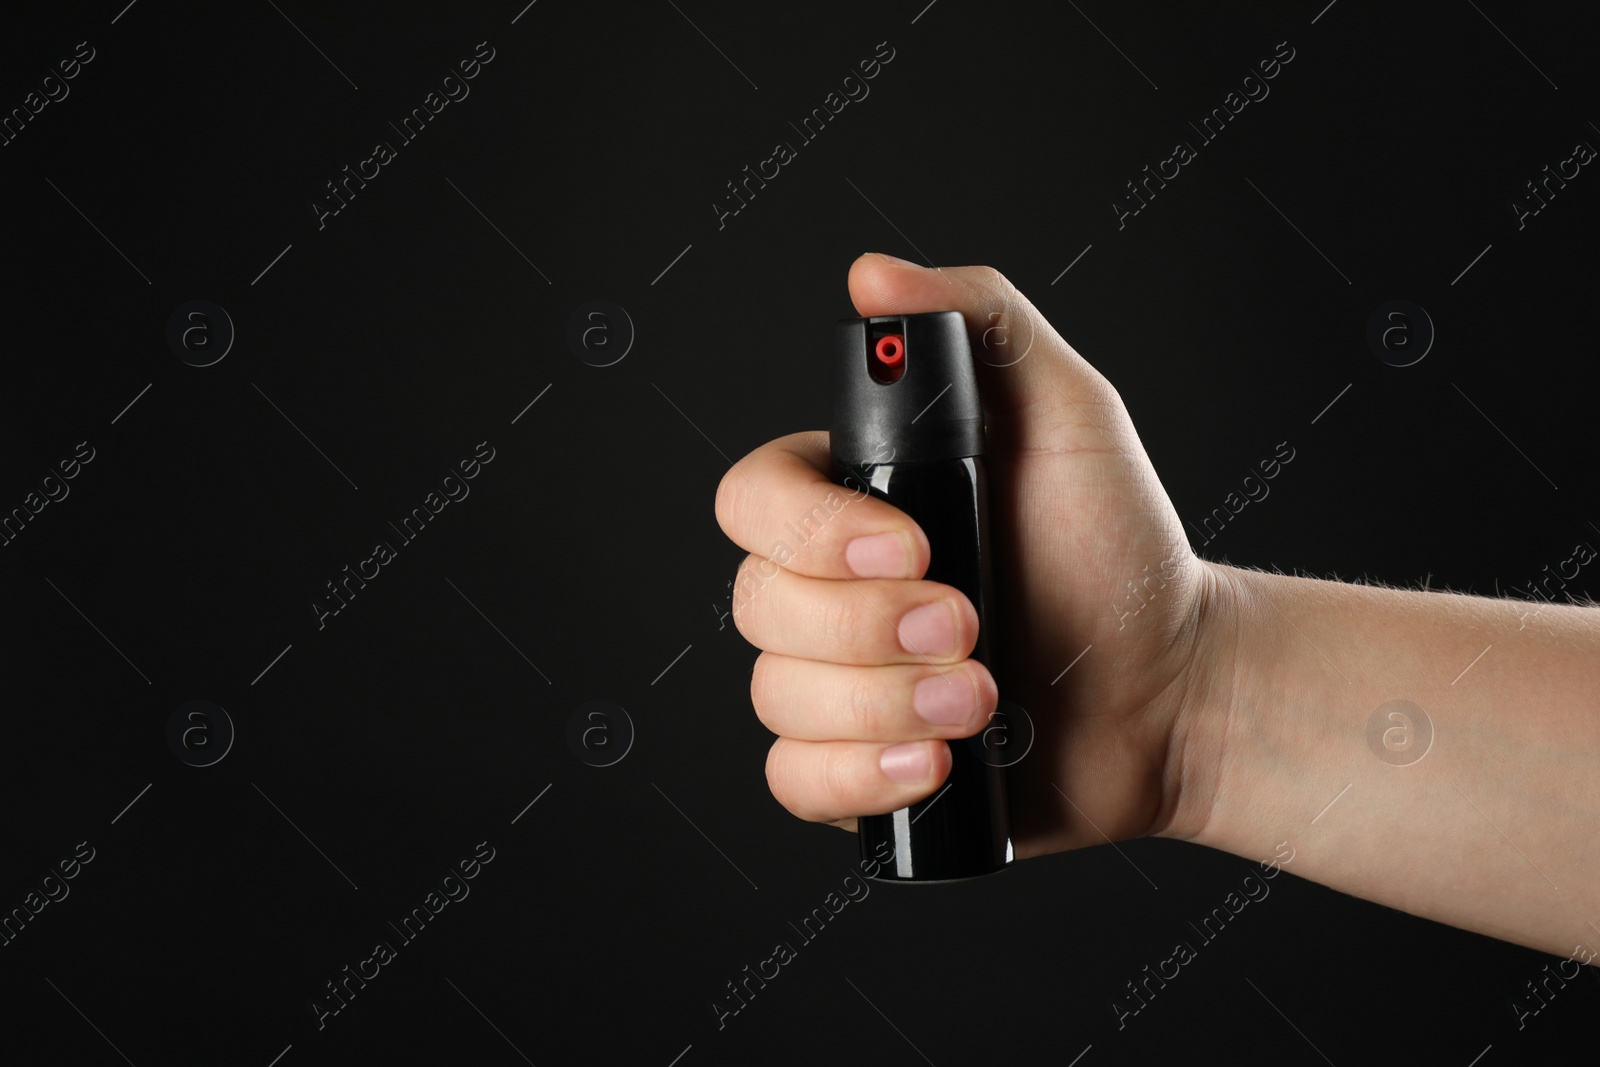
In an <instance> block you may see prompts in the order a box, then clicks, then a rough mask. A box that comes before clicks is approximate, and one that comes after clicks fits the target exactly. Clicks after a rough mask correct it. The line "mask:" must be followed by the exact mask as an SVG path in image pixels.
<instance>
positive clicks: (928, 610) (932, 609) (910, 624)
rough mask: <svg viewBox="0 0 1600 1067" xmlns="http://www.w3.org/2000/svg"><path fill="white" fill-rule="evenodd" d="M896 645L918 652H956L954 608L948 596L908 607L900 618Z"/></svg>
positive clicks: (942, 653) (923, 654) (922, 653)
mask: <svg viewBox="0 0 1600 1067" xmlns="http://www.w3.org/2000/svg"><path fill="white" fill-rule="evenodd" d="M899 636H900V647H901V648H903V649H905V650H906V651H907V652H911V653H913V654H915V655H919V656H953V655H955V654H956V611H955V607H954V606H953V605H952V604H951V603H950V602H949V601H948V600H935V601H934V602H933V603H932V604H924V605H922V606H921V607H920V608H912V609H911V610H910V611H908V612H906V614H905V616H904V617H903V618H902V619H901V620H900V629H899Z"/></svg>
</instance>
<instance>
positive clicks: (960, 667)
mask: <svg viewBox="0 0 1600 1067" xmlns="http://www.w3.org/2000/svg"><path fill="white" fill-rule="evenodd" d="M849 286H850V294H851V298H852V300H853V301H854V303H855V306H856V310H857V311H858V313H859V314H861V315H884V314H895V313H902V312H920V311H943V310H958V311H961V312H962V313H963V314H964V315H965V317H966V319H967V323H968V326H969V332H970V333H971V335H972V337H973V339H974V355H975V362H976V365H977V370H978V375H979V388H980V391H981V392H982V394H983V396H984V402H985V406H986V407H987V408H988V409H989V420H990V436H989V451H988V464H989V471H990V475H991V479H992V485H991V500H990V506H991V509H992V516H991V517H992V520H993V523H994V529H995V536H996V538H997V550H996V560H997V562H998V563H999V564H1000V567H1001V569H1000V571H999V572H998V574H997V579H998V581H999V582H1000V588H1001V590H1002V596H1001V597H1000V606H1001V608H1002V610H1003V612H1004V614H1003V615H1002V616H1001V618H1000V619H999V622H998V626H999V629H1000V632H1001V633H1002V634H1003V635H1004V639H1003V641H1002V642H1001V645H1000V647H999V648H998V649H997V650H996V655H997V660H996V664H995V670H996V673H997V674H998V675H999V676H1000V677H1002V678H1004V679H1005V680H1006V690H1005V696H1006V698H1007V699H1008V700H1011V701H1014V702H1016V703H1017V704H1020V705H1021V706H1022V707H1024V708H1025V709H1027V710H1028V712H1029V714H1030V717H1031V718H1032V720H1033V722H1034V724H1035V727H1036V730H1037V739H1036V741H1035V745H1034V749H1033V750H1032V751H1031V752H1030V753H1029V754H1028V756H1027V758H1025V759H1024V760H1022V761H1021V762H1020V763H1018V764H1016V765H1015V766H1014V767H1012V768H1011V770H1010V771H1009V774H1010V777H1011V788H1012V795H1013V798H1014V804H1013V813H1012V815H1013V842H1014V848H1015V853H1016V856H1017V857H1018V858H1019V859H1022V858H1027V857H1031V856H1039V855H1045V854H1048V853H1052V852H1059V851H1063V850H1066V849H1071V848H1078V847H1082V846H1085V845H1091V844H1098V843H1102V842H1104V841H1107V840H1122V839H1126V838H1132V837H1141V836H1161V837H1171V838H1177V839H1180V840H1186V841H1192V842H1195V843H1197V844H1202V845H1207V846H1210V847H1214V848H1219V849H1223V850H1226V851H1228V852H1231V853H1234V854H1237V855H1239V856H1243V857H1245V858H1248V859H1251V860H1267V859H1270V858H1271V857H1273V856H1274V855H1275V853H1277V852H1278V846H1279V844H1280V843H1281V842H1288V843H1289V845H1290V846H1291V847H1292V848H1293V849H1294V856H1295V859H1294V868H1293V869H1294V873H1296V874H1299V875H1301V876H1303V877H1306V878H1309V879H1312V880H1314V881H1318V882H1321V883H1323V884H1326V885H1328V886H1331V887H1333V888H1335V889H1339V890H1341V891H1343V892H1347V893H1351V894H1354V895H1356V896H1360V897H1364V898H1366V899H1369V900H1373V901H1377V902H1378V903H1381V904H1386V905H1389V906H1391V907H1395V908H1399V909H1401V910H1404V911H1407V912H1410V913H1412V914H1414V915H1419V916H1423V917H1426V918H1430V919H1435V920H1438V921H1440V922H1445V923H1450V924H1452V925H1455V926H1459V927H1463V928H1465V929H1469V930H1475V931H1478V932H1480V933H1484V934H1488V935H1490V936H1493V937H1497V938H1502V939H1504V940H1507V941H1513V942H1516V943H1519V944H1523V945H1528V946H1530V947H1534V948H1539V949H1543V950H1545V951H1549V952H1553V953H1557V954H1559V955H1563V956H1572V957H1573V958H1575V959H1577V960H1579V961H1580V962H1589V960H1590V959H1593V958H1594V957H1595V955H1596V949H1595V948H1593V947H1591V946H1600V848H1597V847H1596V834H1597V833H1600V777H1597V776H1596V774H1595V771H1596V769H1597V768H1600V706H1597V702H1600V697H1597V696H1596V695H1595V693H1594V689H1593V686H1594V683H1595V681H1596V680H1597V679H1600V614H1597V613H1596V612H1594V611H1593V610H1592V609H1589V608H1585V607H1578V606H1571V605H1555V604H1549V603H1528V602H1521V601H1516V602H1513V601H1503V600H1493V599H1488V598H1481V597H1470V596H1460V595H1456V594H1449V593H1426V592H1409V591H1402V590H1390V589H1381V588H1373V587H1367V586H1352V585H1346V584H1341V583H1337V582H1324V581H1318V580H1315V579H1307V578H1293V577H1288V576H1284V575H1276V574H1266V573H1260V572H1256V571H1250V570H1246V569H1241V568H1236V567H1228V566H1224V565H1220V564H1215V563H1210V562H1208V561H1205V560H1202V559H1200V558H1199V557H1197V556H1196V555H1195V554H1194V552H1193V551H1192V550H1191V549H1190V547H1189V542H1188V538H1187V536H1186V534H1185V532H1184V530H1183V526H1182V523H1181V521H1180V520H1179V518H1178V515H1177V513H1176V511H1175V510H1174V509H1173V506H1172V503H1171V501H1170V500H1169V499H1168V497H1167V494H1166V491H1165V490H1164V489H1163V488H1162V486H1161V483H1160V480H1159V479H1158V478H1157V477H1156V473H1155V470H1154V469H1153V468H1152V466H1151V464H1150V460H1149V458H1148V456H1147V455H1146V454H1145V451H1144V448H1143V446H1142V445H1141V444H1140V442H1139V438H1138V435H1137V433H1136V432H1135V430H1134V427H1133V424H1132V422H1131V420H1130V419H1129V417H1128V414H1127V412H1126V410H1125V409H1124V408H1123V405H1122V402H1121V399H1120V398H1119V397H1118V396H1117V393H1116V391H1115V390H1114V389H1113V388H1112V387H1111V385H1110V384H1109V383H1108V382H1107V381H1106V380H1105V379H1104V378H1103V377H1102V376H1101V375H1100V374H1099V373H1098V372H1097V371H1095V370H1094V368H1093V367H1091V366H1090V365H1089V363H1088V362H1087V361H1085V360H1084V359H1083V357H1081V356H1080V355H1079V354H1078V353H1077V352H1076V351H1074V350H1073V348H1072V347H1071V346H1070V345H1068V344H1067V343H1066V342H1065V341H1064V340H1062V339H1061V337H1060V336H1059V335H1058V334H1057V333H1056V332H1055V330H1054V329H1053V328H1052V327H1051V326H1050V325H1049V323H1048V322H1046V321H1045V320H1044V318H1043V317H1042V316H1041V315H1040V314H1039V312H1038V311H1037V310H1036V309H1035V308H1034V307H1033V306H1032V305H1031V304H1030V303H1029V302H1028V301H1027V299H1026V298H1025V297H1023V296H1022V295H1021V294H1020V293H1019V292H1017V291H1016V289H1015V288H1014V287H1012V286H1011V285H1010V283H1009V282H1007V281H1006V280H1005V279H1004V278H1003V277H1002V276H1000V275H999V274H998V272H996V271H994V270H993V269H991V268H987V267H946V268H942V269H938V270H932V269H927V268H923V267H919V266H916V265H914V264H909V263H904V262H903V261H900V260H895V259H892V258H890V257H886V256H880V255H877V254H868V255H864V256H862V257H861V258H859V259H857V260H856V262H855V263H854V264H853V265H852V267H851V270H850V276H849ZM828 471H829V459H828V438H827V434H826V433H824V432H820V431H819V432H810V433H799V434H792V435H789V436H787V437H783V438H779V439H778V440H776V441H772V442H770V443H768V444H766V445H764V446H762V447H761V448H758V449H756V450H755V451H754V452H752V453H751V454H750V455H749V456H746V457H745V458H744V459H742V460H741V461H740V462H739V463H738V464H736V465H735V467H734V468H733V469H732V470H731V471H730V472H729V473H728V475H726V476H725V477H724V478H723V479H722V483H721V485H720V486H719V487H718V490H717V498H716V513H717V519H718V522H719V523H720V524H721V526H722V529H723V531H724V532H725V533H726V534H727V535H728V537H729V538H730V539H731V540H732V541H734V543H736V544H738V545H739V546H740V547H741V548H744V549H746V550H747V551H749V552H750V553H751V555H750V556H749V557H748V558H747V559H746V560H745V562H744V564H742V565H741V568H740V579H741V580H736V582H735V588H736V589H738V588H746V589H756V586H755V583H749V582H743V581H742V579H743V578H744V577H745V573H746V572H745V569H746V568H749V567H757V566H759V567H761V568H762V569H761V571H760V574H761V576H762V578H763V581H762V582H761V583H760V584H759V588H758V589H756V591H755V593H754V595H750V596H746V597H736V599H735V612H734V619H735V622H736V624H737V625H738V627H739V630H740V632H741V633H742V634H743V635H744V636H745V638H746V639H747V640H749V641H750V642H751V643H752V644H754V645H755V646H756V647H758V648H760V649H762V650H763V651H762V654H761V655H760V657H759V658H758V659H757V660H756V667H755V672H754V674H753V676H752V678H751V699H752V702H753V704H754V706H755V710H756V713H757V714H758V716H759V717H760V718H761V721H762V722H763V723H765V724H766V725H767V727H768V728H769V729H771V730H772V731H773V732H774V733H775V734H777V735H778V739H777V740H776V741H775V742H774V744H773V746H772V749H771V751H770V753H769V755H768V758H767V781H768V784H769V787H770V788H771V790H772V794H773V796H774V797H775V798H776V799H777V800H778V802H779V803H780V804H782V805H783V806H784V807H785V808H787V809H788V810H789V811H790V812H792V813H793V814H794V815H796V816H798V817H799V818H802V819H806V820H808V821H813V822H824V823H831V824H834V825H838V826H842V827H845V828H847V829H854V826H855V817H856V816H858V815H863V814H878V813H882V812H888V811H893V810H895V809H897V808H900V807H904V806H906V805H907V804H910V803H913V802H914V801H917V800H920V799H921V798H923V797H925V796H928V795H930V794H932V793H933V792H934V791H935V790H936V789H938V788H939V786H940V785H941V784H942V783H943V781H944V777H945V775H946V774H947V773H948V771H949V766H950V753H949V748H948V746H947V745H946V744H945V743H944V742H945V741H947V740H951V739H956V738H961V737H968V736H971V735H973V734H975V733H977V732H978V731H979V730H980V729H982V727H983V726H984V724H985V723H986V722H987V720H988V718H989V716H990V715H991V714H992V713H993V712H994V710H995V707H996V702H997V701H998V699H999V691H998V688H997V686H996V683H995V680H994V677H993V676H992V675H991V674H990V672H989V671H988V670H987V669H985V668H984V667H983V665H982V664H979V663H977V662H976V661H974V660H970V659H968V658H967V657H968V656H969V654H970V653H971V651H972V648H973V644H974V640H975V634H976V627H977V615H976V612H975V611H974V610H973V608H972V605H971V604H970V603H969V602H968V601H967V599H966V598H965V597H964V596H963V595H962V594H961V593H960V592H959V591H957V590H955V589H952V588H950V587H948V586H944V585H939V584H937V583H932V582H927V581H925V580H922V578H921V576H922V575H923V574H924V573H925V572H926V570H927V565H928V558H929V548H928V542H927V538H926V537H925V536H924V535H923V533H922V531H921V530H919V529H918V528H917V527H916V525H915V523H913V522H912V521H911V520H910V519H909V518H908V517H907V516H906V515H905V514H904V513H902V512H900V511H899V510H898V509H896V508H894V507H892V506H890V505H889V504H887V503H885V502H883V501H880V500H875V499H872V498H870V497H864V498H861V499H852V500H851V501H850V502H849V503H848V505H847V506H845V507H843V508H842V509H840V510H838V511H837V513H836V514H835V515H834V516H833V517H832V518H831V519H830V520H829V521H828V522H827V523H826V524H824V525H823V526H822V527H821V529H820V530H819V531H818V532H817V533H816V535H815V536H814V537H812V538H811V539H810V540H809V541H808V542H807V543H806V544H805V546H804V547H803V548H802V549H800V550H799V551H798V552H797V553H796V554H795V555H793V556H792V558H786V559H784V560H783V561H781V562H782V566H779V565H778V563H775V562H773V561H772V560H771V559H769V554H775V553H774V552H773V550H774V546H775V545H776V544H777V543H778V542H780V541H783V540H785V535H784V533H783V530H782V527H783V524H784V523H785V522H786V521H787V522H794V521H795V520H797V519H798V518H799V517H801V516H804V515H806V514H807V513H808V512H809V511H811V509H812V508H813V507H814V506H815V505H817V504H818V503H820V502H821V501H823V500H824V498H825V497H826V496H827V494H828V493H830V492H834V493H836V494H837V493H839V490H838V487H836V486H834V485H833V484H832V482H831V481H830V480H829V477H828ZM836 499H837V497H836ZM883 535H887V536H883ZM788 540H789V541H792V540H793V538H792V537H790V538H788ZM785 555H787V554H785ZM769 576H770V577H769ZM1129 583H1133V586H1134V587H1136V588H1130V585H1129ZM926 605H934V606H933V607H929V608H928V610H926V611H923V612H920V613H918V614H916V615H914V616H913V615H912V614H911V613H912V612H913V610H914V609H916V608H919V607H924V606H926ZM1486 647H1488V649H1489V651H1487V652H1483V650H1484V649H1485V648H1486ZM1085 650H1087V651H1085ZM1480 652H1483V654H1482V656H1481V658H1480V659H1477V660H1474V657H1477V656H1479V654H1480ZM1080 654H1081V658H1080ZM1069 663H1070V664H1072V666H1071V669H1070V670H1068V671H1066V673H1064V674H1062V673H1061V672H1062V671H1063V669H1064V668H1066V667H1067V665H1068V664H1069ZM1469 664H1470V666H1469ZM1463 668H1467V669H1466V670H1465V672H1464V673H1463ZM925 680H926V681H925ZM918 683H924V684H922V685H921V686H920V687H919V684H918ZM1397 699H1399V700H1406V701H1410V702H1411V703H1413V704H1415V705H1416V706H1418V707H1420V708H1421V709H1422V711H1423V713H1424V714H1425V716H1426V720H1423V719H1420V718H1419V717H1417V716H1416V715H1414V714H1411V713H1410V712H1405V714H1407V715H1408V717H1407V718H1405V719H1393V718H1391V717H1389V715H1388V710H1389V709H1387V708H1385V705H1388V703H1389V702H1390V701H1394V700H1397ZM919 706H920V707H921V708H922V709H924V710H927V711H928V712H929V714H930V715H934V716H935V717H936V718H940V719H941V720H949V719H954V720H955V721H953V722H948V721H943V722H941V723H935V722H931V721H928V719H926V718H925V717H923V715H921V714H919V711H918V708H919ZM1380 708H1384V710H1383V711H1380ZM941 712H942V714H941ZM1375 719H1376V720H1377V721H1378V727H1376V728H1375V729H1374V730H1372V731H1370V732H1371V733H1373V734H1375V735H1376V736H1379V737H1380V738H1383V737H1385V736H1387V738H1388V739H1389V741H1390V744H1388V746H1387V747H1382V746H1383V742H1382V741H1381V740H1380V742H1378V743H1377V744H1378V745H1379V746H1380V747H1378V748H1374V747H1373V746H1374V742H1372V741H1369V736H1368V735H1369V729H1368V727H1369V723H1371V722H1373V721H1374V720H1375ZM1429 723H1431V730H1432V738H1431V744H1430V745H1429V746H1428V747H1427V748H1426V750H1425V751H1426V754H1425V755H1422V756H1421V757H1420V758H1417V757H1416V753H1417V752H1421V751H1424V749H1423V748H1422V747H1421V746H1422V743H1423V738H1424V736H1425V735H1426V733H1427V725H1428V724H1429ZM1386 731H1387V734H1386ZM1397 737H1398V738H1400V740H1401V741H1402V742H1403V743H1404V744H1403V745H1402V746H1401V747H1400V749H1399V752H1400V753H1402V754H1396V746H1395V745H1394V744H1393V741H1394V739H1395V738H1397ZM1405 744H1417V745H1418V747H1417V748H1415V749H1410V750H1407V749H1406V748H1405V747H1404V745H1405Z"/></svg>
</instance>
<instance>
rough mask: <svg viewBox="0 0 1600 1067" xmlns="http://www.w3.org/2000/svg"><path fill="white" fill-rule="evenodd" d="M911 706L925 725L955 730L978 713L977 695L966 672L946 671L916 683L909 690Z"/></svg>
mask: <svg viewBox="0 0 1600 1067" xmlns="http://www.w3.org/2000/svg"><path fill="white" fill-rule="evenodd" d="M957 674H960V675H961V676H960V677H957ZM911 706H912V707H913V708H915V709H916V711H917V714H918V715H920V716H922V719H923V721H924V722H930V723H933V724H934V725H935V726H954V725H956V724H957V723H964V722H967V721H968V720H970V719H971V718H972V716H973V714H974V713H975V712H976V711H977V710H978V693H977V690H976V689H974V688H973V686H972V683H971V681H970V680H968V678H967V676H966V672H965V671H960V672H957V671H946V672H944V673H943V674H935V675H930V676H929V677H927V678H924V679H923V680H922V681H920V682H918V683H917V684H916V687H915V688H913V689H912V690H911Z"/></svg>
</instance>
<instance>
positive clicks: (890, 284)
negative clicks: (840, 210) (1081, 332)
mask: <svg viewBox="0 0 1600 1067" xmlns="http://www.w3.org/2000/svg"><path fill="white" fill-rule="evenodd" d="M849 286H850V299H851V301H852V302H853V303H854V304H855V307H856V312H857V314H860V315H862V316H864V317H869V318H870V317H872V316H874V315H901V314H916V313H918V312H925V311H959V312H961V314H962V316H963V317H964V318H965V319H966V321H967V333H968V335H969V336H970V338H971V341H972V354H973V363H974V366H975V367H976V370H977V374H978V387H979V391H980V392H981V393H982V394H983V401H984V406H985V407H987V408H989V410H990V411H991V413H992V414H994V415H997V416H999V417H998V418H997V419H995V420H994V425H992V426H991V428H990V432H991V436H992V437H993V438H996V439H997V440H996V443H997V444H999V445H1001V446H1002V447H1007V448H1009V449H1016V448H1029V449H1032V448H1059V449H1063V450H1069V451H1077V450H1104V449H1105V448H1107V447H1110V448H1112V449H1117V448H1118V443H1117V442H1118V439H1119V438H1122V439H1123V440H1124V442H1125V441H1126V435H1127V434H1130V433H1132V429H1133V428H1132V424H1131V422H1130V421H1129V420H1128V417H1127V413H1126V412H1125V411H1124V410H1123V407H1122V400H1121V398H1120V397H1118V396H1117V393H1116V390H1115V389H1113V388H1112V387H1111V383H1110V382H1108V381H1106V379H1105V378H1104V377H1103V376H1102V375H1101V374H1100V372H1099V371H1097V370H1095V369H1094V367H1092V366H1090V365H1089V361H1088V360H1086V359H1084V358H1083V357H1082V356H1080V355H1079V354H1078V353H1077V351H1076V350H1075V349H1074V348H1073V347H1072V346H1071V345H1069V344H1067V342H1066V341H1065V340H1063V339H1062V337H1061V335H1060V334H1058V333H1056V331H1055V328H1054V327H1052V326H1051V325H1050V323H1049V322H1047V321H1046V320H1045V318H1044V316H1043V315H1041V314H1040V313H1039V309H1038V308H1036V307H1034V306H1033V304H1032V303H1030V302H1029V301H1028V298H1027V297H1025V296H1023V295H1022V293H1021V292H1019V291H1018V290H1017V287H1016V286H1014V285H1012V284H1011V282H1010V281H1008V280H1007V279H1006V277H1005V275H1003V274H1001V273H1000V272H999V271H997V270H995V269H994V268H993V267H921V266H918V265H917V264H915V263H908V262H907V261H905V260H903V259H896V258H895V257H893V256H886V255H883V254H882V253H879V252H867V253H864V254H862V255H861V256H859V257H857V258H856V261H855V262H854V263H852V264H851V265H850V277H849Z"/></svg>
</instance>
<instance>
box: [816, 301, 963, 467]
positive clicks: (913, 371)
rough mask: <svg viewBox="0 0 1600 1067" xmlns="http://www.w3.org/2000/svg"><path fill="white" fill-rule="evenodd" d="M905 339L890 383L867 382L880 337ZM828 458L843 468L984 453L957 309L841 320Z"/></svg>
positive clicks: (835, 358) (961, 326)
mask: <svg viewBox="0 0 1600 1067" xmlns="http://www.w3.org/2000/svg"><path fill="white" fill-rule="evenodd" d="M890 334H899V335H900V336H901V337H902V338H903V339H904V352H905V357H904V358H905V366H904V369H903V371H901V372H900V373H899V375H898V377H896V378H895V379H894V380H893V381H888V382H885V381H882V380H880V379H879V378H878V377H875V376H874V372H873V361H875V360H877V358H878V357H877V355H876V352H875V350H874V349H875V346H876V344H877V342H878V339H879V338H882V337H885V336H888V335H890ZM828 436H829V440H830V444H831V446H832V451H833V458H834V460H835V461H836V462H839V463H842V464H844V465H845V466H847V467H857V466H862V465H868V464H877V463H903V462H912V461H920V460H940V459H961V458H965V457H967V456H979V455H982V454H983V409H982V407H981V406H980V405H979V403H978V380H977V376H976V375H975V374H974V373H973V369H972V347H971V344H970V343H969V342H968V340H967V325H966V320H965V319H964V318H963V317H962V315H961V312H959V311H930V312H925V313H922V314H917V315H880V316H876V317H874V318H868V319H840V320H839V324H838V328H837V344H836V351H835V355H834V389H833V424H832V425H831V426H830V427H829V428H828Z"/></svg>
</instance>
